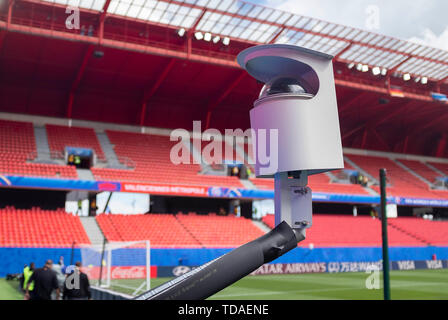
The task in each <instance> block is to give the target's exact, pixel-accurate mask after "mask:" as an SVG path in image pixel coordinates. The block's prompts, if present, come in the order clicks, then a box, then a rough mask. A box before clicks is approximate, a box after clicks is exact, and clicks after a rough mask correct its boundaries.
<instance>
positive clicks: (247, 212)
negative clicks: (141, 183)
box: [149, 196, 253, 219]
mask: <svg viewBox="0 0 448 320" xmlns="http://www.w3.org/2000/svg"><path fill="white" fill-rule="evenodd" d="M150 208H151V209H150V212H149V213H184V214H187V213H190V212H195V213H197V214H203V215H205V214H210V213H215V214H217V215H225V216H226V215H229V214H234V215H236V216H242V217H245V218H248V219H252V214H253V212H252V200H241V199H238V200H237V199H221V198H195V197H169V196H151V201H150Z"/></svg>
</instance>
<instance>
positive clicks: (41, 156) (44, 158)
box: [33, 125, 55, 163]
mask: <svg viewBox="0 0 448 320" xmlns="http://www.w3.org/2000/svg"><path fill="white" fill-rule="evenodd" d="M33 129H34V138H35V140H36V151H37V158H36V159H35V160H34V162H40V163H55V161H54V160H53V159H51V153H50V147H49V146H48V138H47V130H46V129H45V127H39V126H37V125H34V126H33Z"/></svg>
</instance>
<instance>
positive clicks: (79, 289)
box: [62, 261, 92, 300]
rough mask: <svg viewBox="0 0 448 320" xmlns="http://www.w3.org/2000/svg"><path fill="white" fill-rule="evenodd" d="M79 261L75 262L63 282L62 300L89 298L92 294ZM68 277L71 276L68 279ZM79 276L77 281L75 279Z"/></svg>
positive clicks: (87, 278)
mask: <svg viewBox="0 0 448 320" xmlns="http://www.w3.org/2000/svg"><path fill="white" fill-rule="evenodd" d="M81 267H82V264H81V262H79V261H78V262H76V263H75V270H73V271H72V272H71V274H70V275H68V276H67V280H69V281H65V282H64V292H63V295H62V299H64V300H90V299H91V298H92V294H91V292H90V283H89V277H88V276H87V275H86V274H85V273H84V272H82V271H81ZM69 277H71V278H70V279H69ZM75 277H79V278H78V279H79V281H77V279H75Z"/></svg>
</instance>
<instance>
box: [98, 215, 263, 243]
mask: <svg viewBox="0 0 448 320" xmlns="http://www.w3.org/2000/svg"><path fill="white" fill-rule="evenodd" d="M96 219H97V221H98V224H99V226H100V228H101V230H102V231H103V233H104V235H105V236H106V238H107V239H108V240H110V241H137V240H144V239H149V240H150V241H151V246H152V247H216V248H219V247H235V246H239V245H242V244H244V243H246V242H248V241H250V240H253V239H255V238H257V237H259V236H261V235H263V231H261V229H259V228H258V227H256V226H255V225H254V224H253V223H252V221H251V220H248V219H245V218H237V217H235V216H225V217H222V216H216V215H196V214H194V213H189V214H188V215H184V214H178V215H172V214H147V215H116V214H114V215H108V214H102V215H99V216H97V218H96ZM211 226H215V227H214V228H211ZM216 228H219V232H216Z"/></svg>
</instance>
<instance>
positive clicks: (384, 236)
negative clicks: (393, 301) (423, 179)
mask: <svg viewBox="0 0 448 320" xmlns="http://www.w3.org/2000/svg"><path fill="white" fill-rule="evenodd" d="M380 189H381V235H382V239H383V282H384V300H390V277H389V245H388V240H387V212H386V203H387V202H386V169H380Z"/></svg>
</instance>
